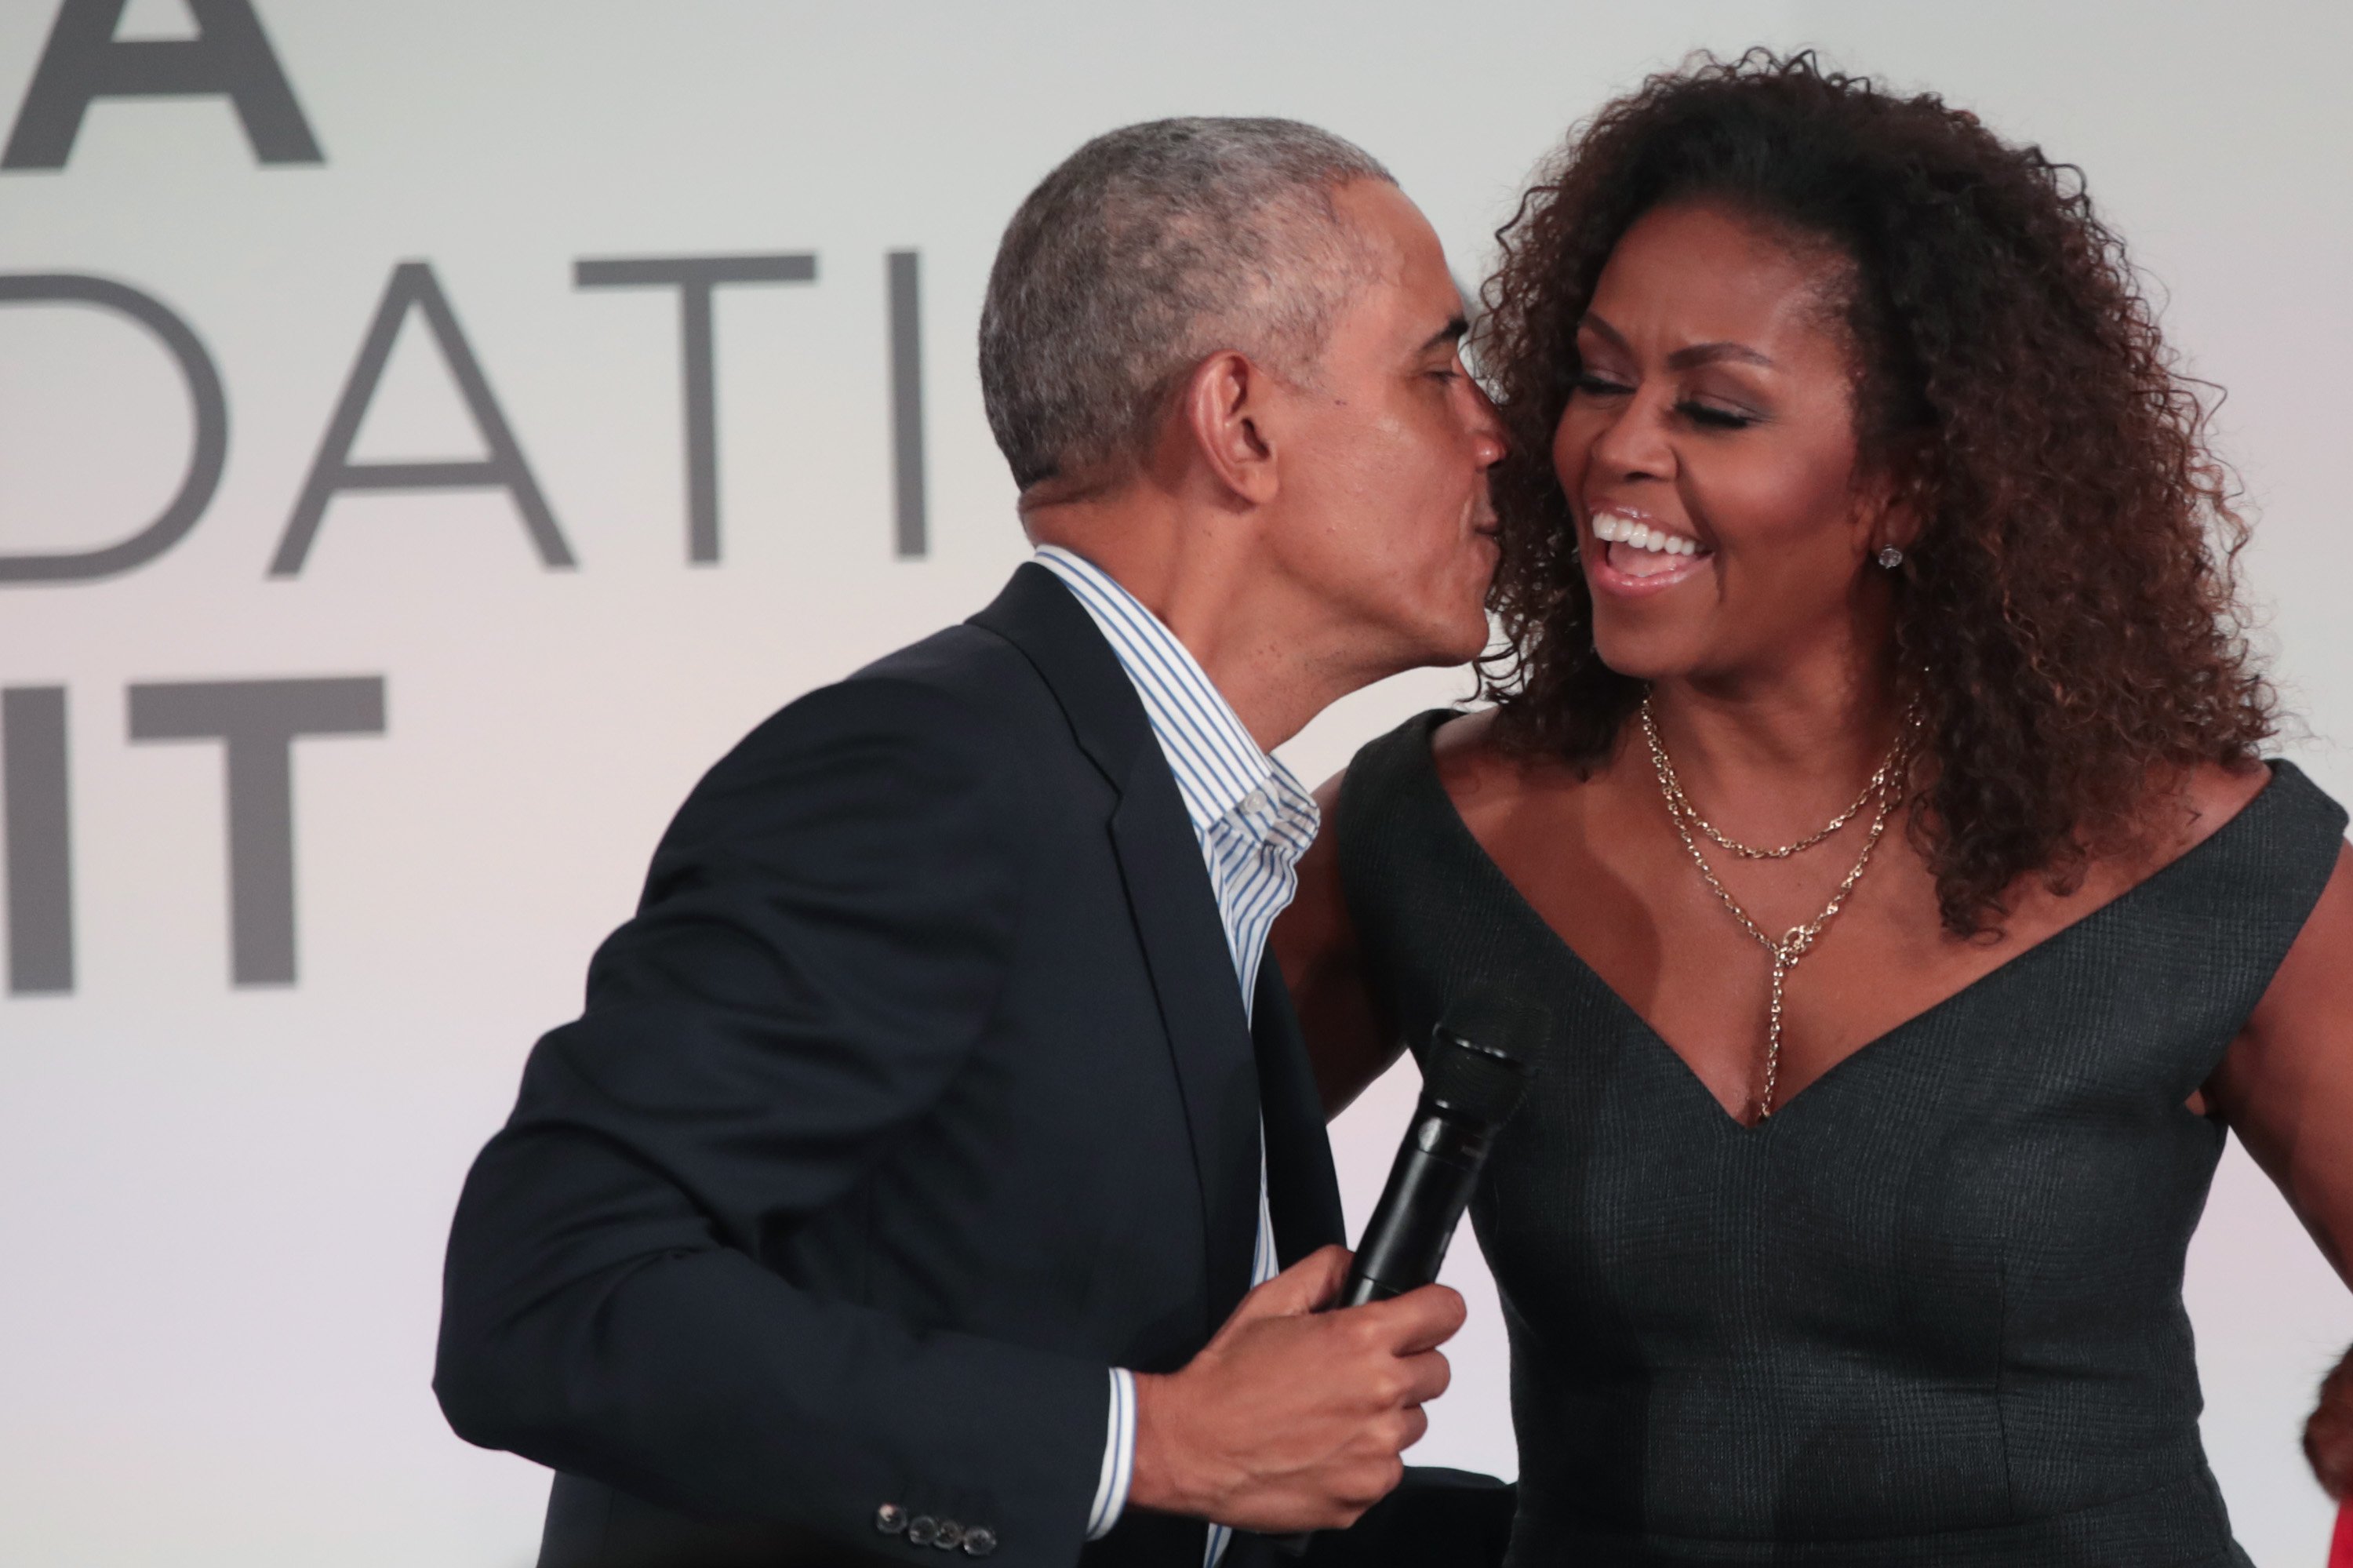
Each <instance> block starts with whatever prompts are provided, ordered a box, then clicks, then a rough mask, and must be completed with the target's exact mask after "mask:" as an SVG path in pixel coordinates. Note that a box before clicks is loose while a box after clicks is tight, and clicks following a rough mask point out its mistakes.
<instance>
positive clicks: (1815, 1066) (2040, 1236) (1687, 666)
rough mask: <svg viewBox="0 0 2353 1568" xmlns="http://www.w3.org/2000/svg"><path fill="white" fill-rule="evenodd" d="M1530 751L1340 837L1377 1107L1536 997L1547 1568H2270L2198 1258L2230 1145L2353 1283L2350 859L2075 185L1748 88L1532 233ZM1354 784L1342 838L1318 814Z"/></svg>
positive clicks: (1356, 1050) (1632, 140)
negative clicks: (2210, 1417)
mask: <svg viewBox="0 0 2353 1568" xmlns="http://www.w3.org/2000/svg"><path fill="white" fill-rule="evenodd" d="M1502 238H1504V246H1505V260H1504V263H1503V267H1502V270H1501V272H1500V273H1499V275H1498V276H1497V277H1496V279H1495V280H1494V281H1493V283H1492V284H1491V286H1490V291H1489V293H1490V298H1489V303H1490V306H1491V316H1490V319H1489V322H1488V323H1487V327H1486V330H1485V335H1484V342H1483V345H1482V362H1483V365H1484V366H1485V369H1486V372H1487V374H1488V376H1490V377H1491V378H1492V382H1493V387H1494V388H1495V392H1496V396H1497V401H1498V404H1499V406H1500V408H1501V410H1502V412H1503V415H1504V418H1505V420H1506V421H1507V423H1508V425H1509V426H1510V427H1511V429H1512V433H1513V439H1514V447H1515V456H1514V459H1513V460H1511V463H1510V464H1509V465H1508V470H1509V471H1504V470H1499V471H1498V474H1499V478H1498V482H1497V504H1498V509H1499V512H1500V514H1501V539H1502V544H1503V549H1504V554H1503V564H1502V566H1501V568H1500V572H1499V577H1498V580H1497V583H1496V587H1495V590H1494V599H1493V605H1494V609H1496V611H1497V613H1498V615H1499V616H1500V618H1501V622H1502V625H1503V628H1504V633H1505V636H1506V638H1507V641H1508V644H1509V646H1508V652H1507V656H1506V657H1505V658H1504V660H1502V661H1501V662H1496V663H1493V664H1491V666H1490V667H1489V669H1488V671H1487V673H1486V680H1485V694H1486V695H1488V696H1490V697H1491V698H1492V699H1493V706H1492V707H1491V708H1489V709H1487V710H1486V711H1483V712H1482V713H1478V714H1475V715H1470V716H1457V715H1450V714H1446V713H1438V714H1430V715H1423V716H1422V717H1420V718H1419V719H1416V720H1414V721H1412V722H1410V723H1409V724H1407V725H1406V726H1403V727H1402V728H1400V729H1399V730H1398V731H1397V732H1395V733H1394V734H1392V735H1390V736H1387V737H1385V738H1384V739H1381V740H1378V741H1376V742H1374V743H1373V744H1372V745H1370V746H1368V747H1366V748H1365V749H1364V750H1363V751H1362V752H1360V753H1359V754H1358V755H1357V757H1356V760H1355V761H1354V763H1352V764H1351V766H1350V768H1349V769H1348V771H1347V773H1346V774H1345V776H1344V778H1343V779H1342V780H1335V784H1334V785H1327V786H1326V794H1325V800H1326V805H1327V810H1329V811H1330V813H1331V820H1332V821H1334V824H1335V831H1334V832H1331V833H1327V834H1326V835H1325V836H1324V839H1323V840H1322V841H1321V842H1319V843H1318V844H1317V846H1316V849H1315V851H1314V853H1313V854H1312V855H1311V856H1310V858H1309V863H1308V865H1307V866H1305V867H1304V868H1303V885H1302V890H1301V896H1300V899H1299V902H1298V904H1297V906H1295V908H1294V910H1293V914H1292V915H1291V916H1289V917H1287V919H1286V921H1285V923H1284V925H1283V927H1282V929H1281V931H1280V932H1279V935H1278V940H1277V948H1278V951H1279V952H1280V953H1281V955H1282V960H1283V964H1284V969H1285V972H1286V973H1287V974H1289V975H1290V976H1291V977H1292V978H1293V987H1294V990H1295V992H1296V994H1297V996H1298V999H1299V1002H1300V1008H1301V1012H1302V1016H1303V1021H1304V1022H1305V1023H1306V1025H1307V1028H1308V1032H1309V1035H1310V1039H1311V1043H1312V1046H1313V1049H1314V1053H1315V1055H1316V1059H1317V1063H1318V1071H1319V1075H1320V1078H1321V1082H1322V1084H1323V1086H1324V1092H1325V1096H1326V1102H1327V1105H1328V1106H1329V1107H1331V1108H1333V1109H1336V1108H1337V1107H1339V1106H1341V1105H1343V1104H1345V1103H1346V1101H1347V1100H1348V1099H1349V1098H1350V1097H1352V1096H1353V1095H1354V1094H1355V1093H1356V1091H1357V1090H1358V1089H1360V1088H1361V1087H1362V1086H1364V1085H1365V1084H1366V1083H1367V1082H1369V1081H1370V1080H1371V1079H1372V1078H1373V1077H1374V1076H1375V1075H1377V1074H1378V1073H1379V1072H1380V1071H1382V1069H1383V1068H1384V1067H1386V1066H1387V1065H1388V1063H1389V1062H1390V1061H1391V1060H1393V1059H1394V1056H1395V1054H1396V1052H1397V1050H1398V1044H1397V1043H1398V1041H1399V1040H1400V1039H1402V1040H1405V1041H1409V1042H1419V1041H1422V1040H1425V1039H1427V1038H1428V1036H1429V1033H1430V1029H1431V1027H1432V1026H1433V1024H1434V1023H1435V1022H1438V1021H1439V1020H1440V1019H1441V1018H1443V1017H1444V1016H1445V1015H1447V1013H1448V1012H1450V1011H1451V1010H1453V1009H1456V1008H1458V1007H1461V1006H1463V1005H1464V1004H1466V1003H1471V1002H1475V1001H1477V1000H1478V999H1480V998H1481V997H1482V996H1493V995H1504V996H1510V997H1514V998H1521V999H1527V1000H1533V1001H1537V1002H1540V1003H1541V1004H1542V1005H1543V1006H1544V1007H1545V1009H1546V1011H1547V1012H1548V1013H1549V1015H1550V1019H1551V1029H1550V1033H1549V1034H1548V1037H1547V1038H1546V1040H1545V1042H1544V1044H1543V1046H1542V1048H1541V1051H1540V1053H1539V1059H1538V1061H1537V1062H1536V1064H1535V1065H1536V1073H1535V1086H1534V1088H1533V1091H1532V1093H1531V1095H1530V1097H1529V1099H1528V1102H1527V1103H1526V1105H1525V1107H1524V1108H1523V1109H1522V1111H1521V1112H1520V1114H1519V1116H1518V1117H1517V1118H1516V1119H1515V1120H1514V1122H1513V1123H1512V1124H1511V1125H1510V1126H1509V1127H1508V1128H1507V1129H1506V1131H1505V1133H1504V1137H1503V1139H1502V1140H1501V1142H1500V1144H1499V1146H1498V1148H1497V1150H1496V1152H1495V1155H1494V1157H1493V1161H1492V1163H1491V1165H1490V1167H1489V1171H1488V1175H1487V1178H1486V1180H1485V1181H1484V1183H1483V1185H1482V1189H1481V1192H1480V1194H1479V1197H1478V1200H1477V1202H1476V1204H1475V1206H1474V1211H1473V1213H1474V1222H1475V1224H1476V1225H1477V1227H1478V1231H1479V1236H1480V1241H1481V1243H1482V1246H1483V1248H1484V1250H1485V1252H1486V1255H1487V1258H1488V1261H1489V1263H1490V1265H1491V1266H1492V1267H1493V1271H1494V1274H1495V1277H1496V1281H1497V1283H1498V1285H1499V1286H1500V1287H1501V1289H1502V1293H1503V1297H1504V1304H1505V1313H1506V1319H1507V1324H1508V1327H1509V1330H1510V1332H1511V1337H1512V1347H1513V1407H1514V1420H1515V1425H1516V1426H1517V1429H1518V1436H1519V1443H1520V1462H1521V1491H1522V1497H1521V1503H1520V1515H1519V1519H1518V1521H1517V1525H1516V1527H1515V1530H1514V1548H1513V1556H1512V1559H1511V1561H1512V1562H1514V1563H1524V1564H1534V1563H1579V1564H1601V1563H1660V1564H1664V1563H1767V1562H1771V1563H1928V1562H1934V1563H1940V1564H1977V1563H1985V1564H1995V1563H2000V1564H2003V1565H2004V1568H2019V1565H2021V1564H2024V1565H2029V1568H2031V1565H2033V1564H2043V1563H2048V1564H2060V1563H2066V1564H2078V1563H2101V1564H2109V1563H2113V1564H2133V1565H2135V1568H2151V1565H2155V1564H2160V1563H2185V1564H2186V1563H2243V1562H2244V1561H2245V1559H2244V1557H2243V1554H2242V1553H2241V1552H2240V1551H2239V1549H2238V1548H2237V1547H2236V1546H2235V1545H2234V1544H2233V1543H2232V1540H2231V1534H2230V1528H2229V1524H2228V1521H2227V1519H2226V1516H2225V1513H2224V1510H2223V1505H2222V1502H2221V1498H2220V1496H2219V1495H2218V1493H2217V1491H2216V1489H2215V1485H2214V1481H2213V1478H2212V1477H2211V1474H2210V1473H2209V1471H2208V1469H2207V1467H2206V1465H2205V1462H2204V1458H2203V1456H2202V1453H2201V1451H2200V1446H2199V1439H2198V1430H2197V1415H2198V1411H2199V1407H2200V1396H2199V1392H2198V1384H2197V1377H2196V1369H2195V1365H2194V1362H2193V1359H2192V1354H2191V1346H2190V1336H2189V1323H2188V1320H2187V1319H2186V1317H2185V1315H2184V1313H2183V1309H2182V1304H2181V1293H2180V1287H2181V1274H2182V1260H2183V1254H2184V1249H2185V1248H2186V1246H2187V1245H2188V1242H2189V1234H2190V1232H2191V1230H2192V1228H2193V1227H2194V1226H2195V1224H2196V1223H2197V1219H2198V1214H2199V1211H2200V1206H2201V1205H2202V1204H2203V1202H2204V1200H2205V1196H2206V1192H2207V1187H2208V1183H2209V1181H2210V1180H2211V1176H2212V1173H2213V1170H2214V1164H2215V1160H2216V1159H2217V1158H2218V1156H2219V1154H2220V1152H2221V1147H2222V1143H2223V1140H2224V1137H2225V1128H2231V1129H2235V1130H2236V1131H2237V1132H2238V1133H2239V1134H2240V1136H2241V1137H2242V1139H2244V1141H2245V1143H2246V1145H2247V1147H2248V1148H2249V1149H2250V1150H2252V1151H2253V1153H2254V1155H2255V1157H2256V1159H2257V1160H2259V1161H2261V1162H2262V1163H2263V1167H2264V1169H2265V1170H2267V1171H2269V1172H2270V1173H2271V1174H2272V1176H2273V1178H2274V1180H2275V1181H2278V1182H2279V1184H2280V1186H2281V1187H2282V1189H2283V1190H2284V1192H2286V1194H2287V1196H2288V1198H2289V1201H2290V1202H2292V1203H2294V1204H2295V1207H2296V1209H2297V1211H2298V1213H2301V1214H2302V1215H2303V1216H2304V1218H2305V1220H2306V1224H2308V1225H2309V1226H2310V1227H2311V1229H2312V1231H2313V1234H2315V1235H2316V1237H2317V1238H2318V1239H2319V1241H2320V1243H2321V1245H2322V1246H2323V1247H2324V1248H2325V1249H2327V1251H2328V1253H2329V1255H2330V1257H2331V1259H2332V1261H2333V1262H2335V1263H2336V1264H2337V1266H2338V1267H2339V1269H2340V1271H2341V1270H2342V1269H2343V1268H2344V1267H2345V1261H2346V1258H2347V1255H2348V1250H2353V1152H2349V1151H2348V1138H2349V1137H2353V1134H2348V1131H2347V1130H2346V1129H2348V1128H2353V852H2348V849H2347V847H2346V845H2345V843H2344V842H2343V840H2342V838H2341V836H2340V835H2341V833H2342V831H2343V828H2344V825H2345V821H2346V818H2345V813H2344V812H2343V811H2342V810H2339V809H2338V808H2337V805H2336V804H2335V803H2334V802H2333V801H2331V800H2328V799H2327V797H2326V796H2325V795H2323V794H2322V793H2321V792H2320V791H2319V790H2318V789H2316V788H2315V787H2314V786H2313V785H2312V784H2311V783H2310V782H2309V781H2308V780H2306V779H2305V778H2304V777H2303V775H2301V774H2300V773H2298V772H2297V771H2296V770H2295V768H2294V767H2293V766H2291V765H2288V764H2286V763H2284V762H2283V763H2274V764H2273V765H2271V766H2269V767H2266V766H2264V765H2263V763H2262V762H2260V761H2259V760H2258V756H2257V753H2258V748H2259V747H2260V746H2261V745H2262V744H2263V741H2264V740H2265V739H2266V738H2267V737H2268V736H2270V735H2271V734H2272V732H2273V727H2274V712H2273V707H2272V700H2271V696H2270V694H2269V692H2268V690H2267V688H2266V687H2265V686H2264V684H2263V681H2262V680H2261V678H2260V677H2259V675H2258V674H2257V673H2256V672H2255V671H2254V669H2253V665H2252V663H2251V662H2250V659H2249V656H2248V653H2247V651H2246V649H2245V647H2244V645H2243V644H2242V641H2241V640H2240V637H2239V634H2238V630H2237V626H2238V622H2237V618H2236V617H2237V609H2236V602H2235V599H2234V597H2233V588H2232V577H2231V572H2230V564H2231V561H2232V555H2233V553H2234V551H2235V550H2236V548H2237V547H2238V545H2239V544H2240V542H2241V540H2242V536H2243V530H2242V525H2241V524H2240V521H2239V519H2238V518H2237V517H2236V516H2235V515H2234V514H2233V512H2232V505H2231V492H2230V490H2229V488H2228V480H2227V476H2226V475H2225V474H2224V472H2223V471H2222V470H2221V468H2220V467H2219V465H2218V464H2217V463H2216V462H2215V461H2214V460H2213V459H2212V458H2211V456H2210V455H2209V454H2208V452H2207V450H2206V448H2205V446H2204V444H2203V440H2202V434H2201V414H2200V408H2199V405H2198V404H2197V402H2196V401H2195V399H2194V398H2193V397H2192V396H2191V394H2190V393H2189V391H2187V390H2185V389H2184V387H2183V386H2182V385H2181V383H2180V382H2179V380H2177V379H2176V378H2175V377H2174V376H2172V375H2171V374H2170V372H2169V368H2168V366H2169V363H2170V362H2169V360H2168V355H2167V354H2166V351H2165V349H2164V347H2163V344H2161V342H2160V340H2159V337H2158V331H2157V326H2156V322H2155V316H2154V313H2152V311H2151V310H2150V309H2149V307H2148V305H2147V302H2145V300H2144V299H2143V298H2142V297H2141V295H2140V294H2139V292H2138V291H2137V288H2136V285H2135V282H2134V279H2133V274H2132V273H2131V271H2130V270H2129V269H2128V268H2127V266H2126V262H2125V259H2124V256H2123V253H2122V251H2121V249H2120V247H2119V245H2118V243H2117V241H2116V238H2115V237H2114V236H2113V235H2112V234H2111V233H2109V232H2108V231H2107V230H2106V229H2105V228H2103V227H2102V226H2101V225H2100V224H2099V222H2098V221H2097V220H2096V219H2095V218H2094V215H2093V212H2092V208H2091V206H2090V203H2089V201H2088V200H2087V199H2086V198H2085V196H2084V194H2083V191H2082V189H2081V185H2080V183H2079V181H2078V180H2077V178H2076V176H2075V175H2074V174H2073V171H2072V170H2069V169H2067V168H2064V167H2063V166H2059V165H2054V164H2051V163H2050V162H2049V161H2047V160H2046V159H2045V158H2044V157H2043V156H2042V154H2040V153H2039V152H2037V151H2036V150H2034V149H2031V148H2020V147H2014V146H2010V145H2008V144H2006V143H2002V142H2000V140H1998V139H1997V138H1996V137H1995V136H1994V135H1993V134H1992V133H1990V132H1988V131H1987V130H1985V129H1984V128H1983V127H1982V126H1980V125H1979V124H1978V122H1977V121H1976V120H1975V119H1974V118H1973V117H1971V116H1969V115H1968V114H1966V113H1963V112H1961V111H1955V110H1951V109H1948V108H1947V107H1946V106H1945V105H1943V104H1942V103H1941V102H1939V101H1936V100H1935V99H1933V98H1913V99H1903V98H1898V97H1894V96H1891V95H1889V94H1886V93H1884V92H1882V91H1880V90H1877V89H1876V88H1874V87H1873V86H1872V85H1871V84H1870V83H1868V82H1866V81H1861V80H1856V79H1847V78H1842V77H1839V76H1835V75H1830V74H1825V73H1823V72H1821V71H1820V70H1819V69H1817V68H1816V66H1815V65H1814V64H1813V63H1812V61H1811V60H1810V58H1806V57H1800V58H1796V59H1793V60H1778V59H1775V58H1769V57H1767V56H1764V55H1761V54H1757V55H1751V56H1750V57H1748V58H1746V59H1743V60H1741V61H1739V62H1736V63H1735V64H1731V65H1716V64H1711V65H1707V66H1705V67H1704V68H1700V69H1691V70H1687V71H1684V72H1682V73H1678V74H1674V75H1671V76H1665V77H1661V78H1656V79H1652V80H1651V82H1649V83H1648V84H1647V85H1646V86H1645V87H1644V88H1643V89H1642V90H1641V91H1639V92H1637V93H1635V94H1634V95H1632V96H1631V97H1630V98H1627V99H1624V100H1621V101H1618V102H1616V103H1613V104H1612V105H1610V106H1609V108H1607V109H1605V110H1604V111H1602V112H1601V114H1600V115H1599V117H1598V118H1597V119H1596V120H1595V121H1594V122H1592V123H1591V124H1590V125H1589V126H1588V127H1586V128H1585V129H1584V130H1583V131H1582V132H1580V133H1579V134H1578V135H1577V136H1576V137H1574V138H1573V139H1572V140H1571V141H1570V143H1568V145H1567V148H1566V150H1565V151H1564V152H1563V153H1562V154H1560V156H1559V157H1558V159H1557V160H1556V162H1555V164H1553V165H1552V166H1551V168H1550V170H1549V172H1548V173H1547V174H1546V175H1545V176H1544V177H1543V178H1542V179H1541V180H1540V182H1539V184H1538V185H1537V186H1536V187H1535V191H1534V192H1533V193H1532V195H1531V196H1529V197H1528V199H1527V200H1526V202H1525V204H1524V205H1523V207H1522V209H1521V212H1520V215H1519V216H1518V217H1517V218H1516V219H1515V220H1514V222H1513V223H1512V225H1510V226H1509V227H1508V228H1506V229H1505V231H1504V235H1503V237H1502ZM1335 797H1336V798H1335Z"/></svg>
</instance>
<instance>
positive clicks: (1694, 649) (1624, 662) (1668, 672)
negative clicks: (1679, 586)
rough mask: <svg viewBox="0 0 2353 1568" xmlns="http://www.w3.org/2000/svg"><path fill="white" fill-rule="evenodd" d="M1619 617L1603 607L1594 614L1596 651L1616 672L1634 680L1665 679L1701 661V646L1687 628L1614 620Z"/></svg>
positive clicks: (1693, 666) (1695, 665)
mask: <svg viewBox="0 0 2353 1568" xmlns="http://www.w3.org/2000/svg"><path fill="white" fill-rule="evenodd" d="M1616 619H1617V618H1615V617H1613V616H1610V615H1609V614H1608V613H1606V612H1602V611H1600V610H1599V607H1597V612H1596V614H1595V615H1594V618H1593V651H1594V652H1596V653H1598V654H1599V655H1600V656H1601V662H1603V663H1604V664H1607V665H1609V668H1610V669H1611V671H1613V672H1614V673H1618V674H1620V675H1623V676H1625V677H1627V678H1628V679H1629V680H1634V681H1664V680H1671V679H1672V678H1673V677H1675V676H1677V675H1687V674H1690V673H1692V672H1693V671H1694V669H1697V668H1698V667H1699V665H1700V664H1701V662H1702V660H1701V656H1700V654H1701V651H1700V649H1699V646H1698V644H1697V642H1696V641H1695V640H1694V638H1692V637H1691V636H1690V635H1689V634H1688V633H1687V632H1686V631H1685V630H1683V628H1680V627H1668V626H1661V625H1657V624H1655V623H1654V624H1651V625H1646V626H1625V625H1621V624H1612V622H1613V621H1615V620H1616Z"/></svg>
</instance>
